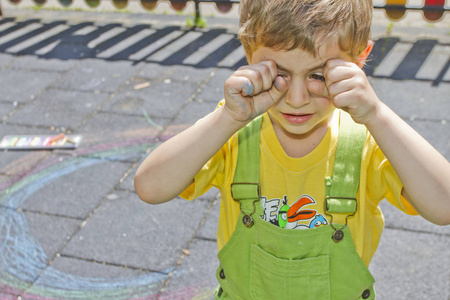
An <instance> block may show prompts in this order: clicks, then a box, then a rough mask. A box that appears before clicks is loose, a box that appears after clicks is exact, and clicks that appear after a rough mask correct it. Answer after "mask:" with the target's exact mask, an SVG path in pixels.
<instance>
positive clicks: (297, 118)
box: [282, 113, 314, 125]
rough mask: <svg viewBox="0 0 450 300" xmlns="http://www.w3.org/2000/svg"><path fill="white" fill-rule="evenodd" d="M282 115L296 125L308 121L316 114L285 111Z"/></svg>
mask: <svg viewBox="0 0 450 300" xmlns="http://www.w3.org/2000/svg"><path fill="white" fill-rule="evenodd" d="M282 115H283V117H284V119H285V120H286V121H288V122H289V123H291V124H295V125H298V124H303V123H306V122H308V121H309V120H310V119H311V118H312V117H313V116H314V114H285V113H282Z"/></svg>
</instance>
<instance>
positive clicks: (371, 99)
mask: <svg viewBox="0 0 450 300" xmlns="http://www.w3.org/2000/svg"><path fill="white" fill-rule="evenodd" d="M323 74H324V77H325V84H326V86H327V88H328V93H329V96H330V98H331V99H332V101H333V104H334V106H335V107H337V108H340V109H342V110H344V111H346V112H348V113H349V114H350V115H351V116H352V118H353V120H354V121H355V122H357V123H360V124H366V123H367V122H368V121H369V120H370V118H371V117H372V116H373V115H374V114H375V111H376V108H377V105H378V104H379V103H380V100H379V99H378V97H377V95H376V94H375V91H374V90H373V88H372V86H371V85H370V83H369V81H368V79H367V76H366V74H365V73H364V72H363V70H362V69H361V68H360V67H359V66H358V65H357V64H355V63H352V62H349V61H345V60H341V59H330V60H329V61H328V62H327V63H326V65H325V67H324V69H323Z"/></svg>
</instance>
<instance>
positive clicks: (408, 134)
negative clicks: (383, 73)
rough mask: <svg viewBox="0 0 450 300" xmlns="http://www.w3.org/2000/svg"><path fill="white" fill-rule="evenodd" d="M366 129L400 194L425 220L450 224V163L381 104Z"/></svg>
mask: <svg viewBox="0 0 450 300" xmlns="http://www.w3.org/2000/svg"><path fill="white" fill-rule="evenodd" d="M366 126H367V128H368V129H369V131H370V132H371V134H372V135H373V137H374V138H375V140H376V141H377V144H378V145H379V146H380V148H381V150H382V151H383V153H384V154H385V155H386V157H387V158H388V160H389V161H390V163H391V164H392V166H393V167H394V170H395V171H396V173H397V175H398V176H399V178H400V180H401V182H402V184H403V187H404V190H403V193H402V194H403V195H404V196H405V197H406V198H407V200H408V201H409V202H410V203H411V204H412V205H413V206H414V207H415V208H416V210H417V211H418V212H419V213H420V214H421V215H422V216H423V217H424V218H425V219H427V220H429V221H430V222H433V223H435V224H439V225H446V224H449V223H450V164H449V162H448V161H447V160H446V159H445V157H443V156H442V155H441V154H440V153H439V152H438V151H437V150H436V149H434V147H433V146H431V145H430V144H429V143H428V142H427V141H426V140H425V139H424V138H423V137H421V136H420V135H419V134H418V133H417V132H416V131H415V130H414V129H412V128H411V127H410V126H409V125H408V124H407V123H406V122H404V121H403V120H402V119H401V118H400V117H399V116H397V115H396V114H395V113H394V112H393V111H392V110H391V109H389V108H388V107H387V106H385V105H384V104H380V106H379V107H378V109H377V111H376V113H375V114H374V116H373V117H372V118H371V119H370V120H369V122H368V123H366Z"/></svg>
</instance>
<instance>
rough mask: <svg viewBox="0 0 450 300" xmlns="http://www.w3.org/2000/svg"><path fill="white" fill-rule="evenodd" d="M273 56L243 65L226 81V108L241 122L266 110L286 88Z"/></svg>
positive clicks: (278, 98)
mask: <svg viewBox="0 0 450 300" xmlns="http://www.w3.org/2000/svg"><path fill="white" fill-rule="evenodd" d="M287 89H288V85H287V82H286V80H285V79H283V77H281V76H278V69H277V65H276V63H275V62H274V61H272V60H267V61H262V62H259V63H257V64H253V65H249V66H243V67H240V68H239V69H238V70H237V71H236V72H234V73H233V74H232V75H231V76H230V78H228V79H227V81H226V82H225V108H226V109H227V111H228V113H229V114H230V115H231V117H232V118H233V119H234V120H235V121H238V122H249V121H251V120H253V119H254V118H256V117H257V116H259V115H260V114H263V113H264V112H266V111H267V110H268V109H269V108H270V107H271V106H272V105H274V104H275V103H277V102H278V101H279V100H280V99H281V97H282V96H283V95H284V93H285V92H286V91H287Z"/></svg>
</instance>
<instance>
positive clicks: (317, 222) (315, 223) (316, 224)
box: [309, 214, 328, 228]
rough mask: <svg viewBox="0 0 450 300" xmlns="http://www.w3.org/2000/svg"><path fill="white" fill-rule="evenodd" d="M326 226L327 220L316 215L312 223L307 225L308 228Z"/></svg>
mask: <svg viewBox="0 0 450 300" xmlns="http://www.w3.org/2000/svg"><path fill="white" fill-rule="evenodd" d="M323 225H328V221H327V219H325V217H324V216H322V215H321V214H318V215H317V216H316V217H315V218H314V219H312V221H311V222H310V223H309V228H316V227H319V226H323Z"/></svg>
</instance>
